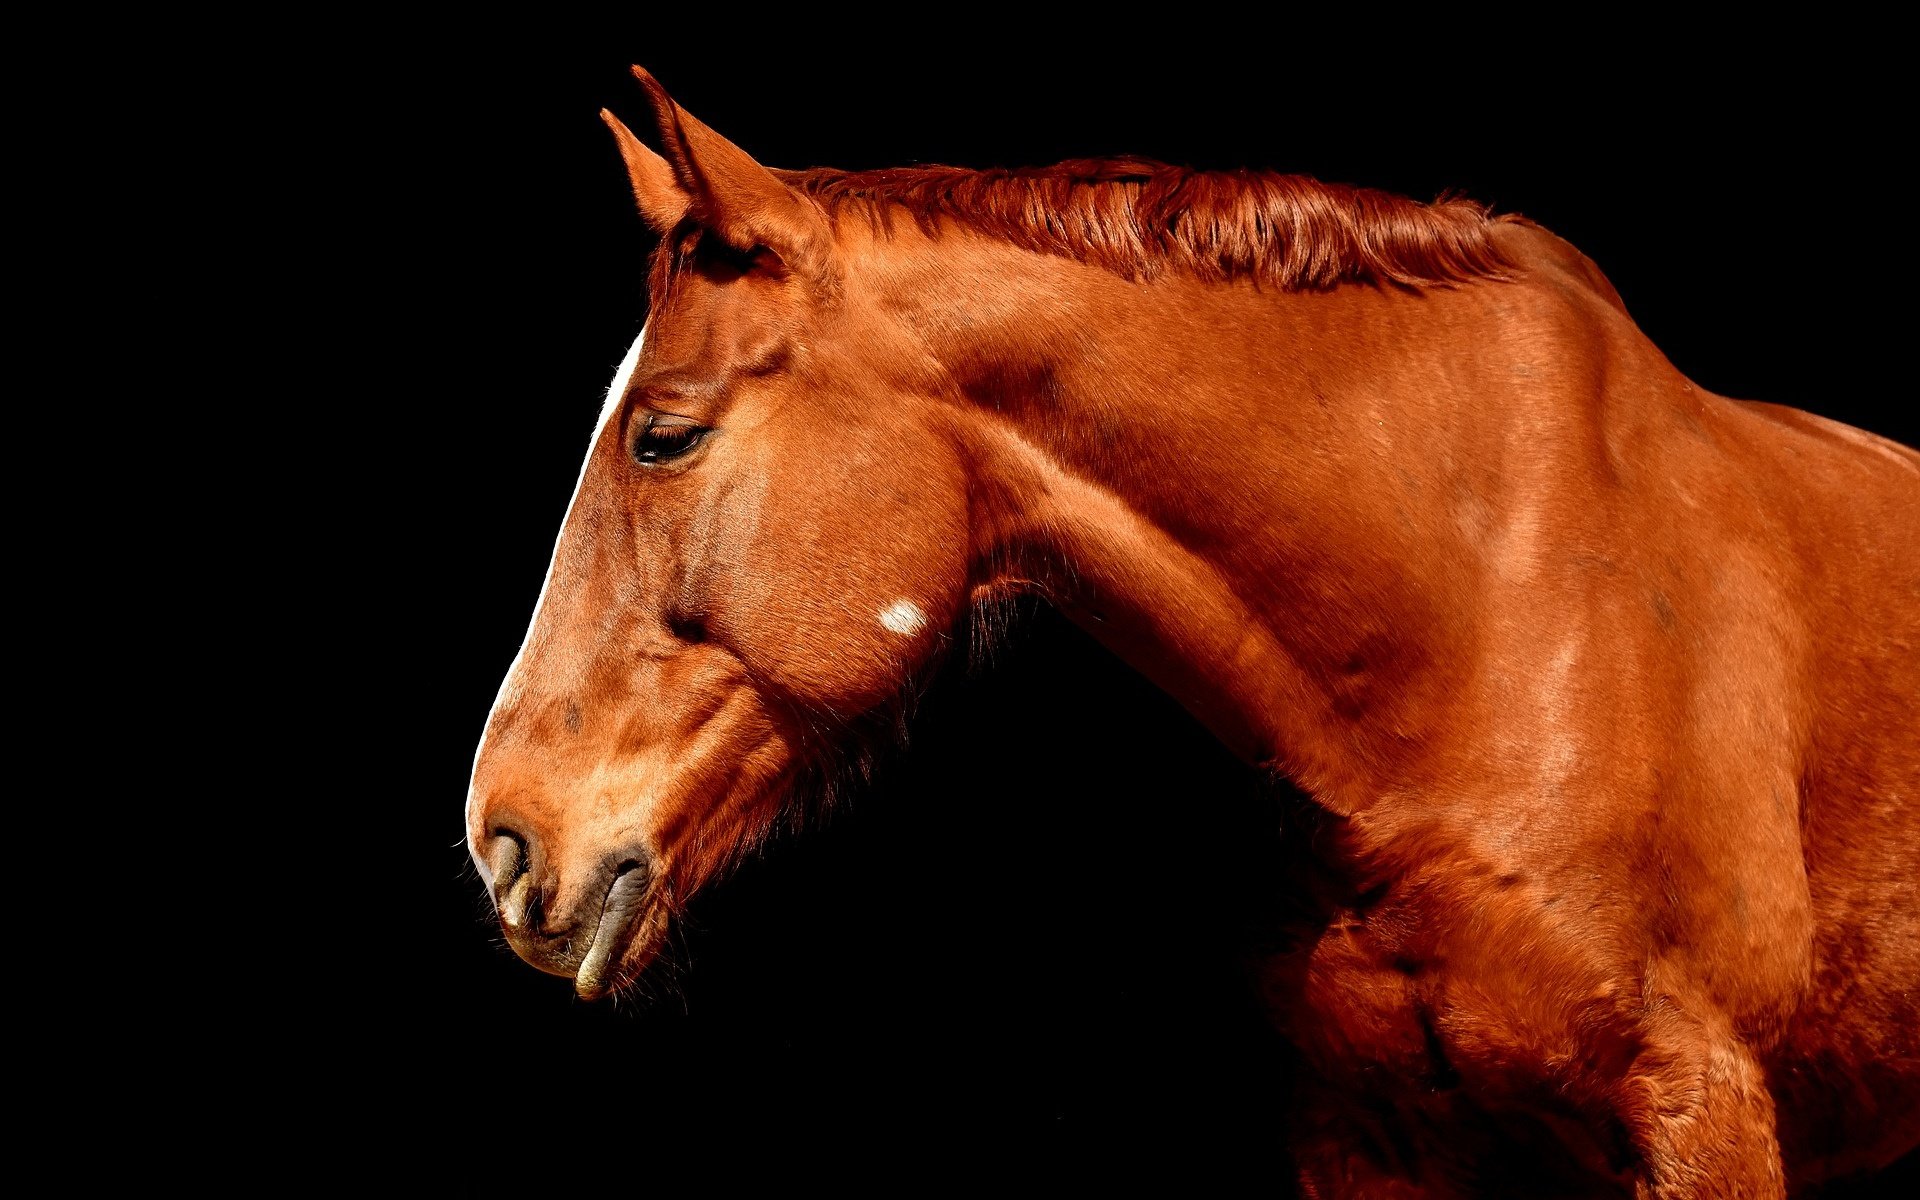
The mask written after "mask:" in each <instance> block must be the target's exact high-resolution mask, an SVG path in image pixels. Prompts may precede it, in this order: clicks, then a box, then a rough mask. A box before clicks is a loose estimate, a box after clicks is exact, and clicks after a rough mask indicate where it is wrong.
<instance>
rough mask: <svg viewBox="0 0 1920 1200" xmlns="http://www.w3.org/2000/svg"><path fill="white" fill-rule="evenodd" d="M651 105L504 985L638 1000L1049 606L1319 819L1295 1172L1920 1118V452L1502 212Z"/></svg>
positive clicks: (1852, 1153)
mask: <svg viewBox="0 0 1920 1200" xmlns="http://www.w3.org/2000/svg"><path fill="white" fill-rule="evenodd" d="M635 73H636V75H638V76H639V78H640V80H641V82H642V84H643V85H645V88H646V90H647V92H648V94H649V96H650V98H651V100H652V103H653V107H654V111H655V116H656V118H657V123H658V128H659V135H660V145H661V152H660V153H656V152H655V151H654V150H651V149H649V148H648V147H647V146H645V145H643V144H642V143H641V141H640V140H639V139H637V138H636V137H635V136H634V135H633V134H632V133H631V132H629V131H628V129H627V128H626V127H625V126H624V125H622V124H621V123H620V122H619V121H617V120H616V119H614V118H613V117H612V116H611V115H607V117H606V120H607V123H608V124H609V125H610V126H611V127H612V129H613V132H614V135H615V137H616V138H617V139H618V141H619V145H620V148H621V151H622V153H623V156H624V157H625V160H626V163H627V166H628V168H629V172H630V176H631V183H632V187H633V192H634V195H635V197H636V198H637V200H638V202H639V208H640V212H641V215H642V216H643V217H644V218H645V220H646V221H647V222H648V224H649V225H651V226H652V228H653V229H654V230H656V231H657V232H658V233H659V234H660V236H661V245H660V249H659V251H658V252H657V254H656V256H655V258H654V261H653V265H652V271H651V276H650V289H651V300H652V307H651V318H650V321H649V323H648V326H647V328H646V329H645V330H644V331H643V332H642V334H641V336H640V338H639V340H638V341H636V342H635V343H634V345H633V348H632V350H631V351H629V352H628V354H627V357H626V361H625V362H624V363H622V365H621V367H620V372H619V376H618V378H616V379H615V381H614V383H613V386H612V388H611V390H610V391H609V393H608V396H607V402H606V408H605V410H604V412H603V414H602V417H601V420H600V424H599V427H598V430H597V431H596V433H595V435H594V437H593V441H592V443H591V446H590V448H589V451H588V455H587V459H586V463H585V466H584V467H583V468H582V471H581V475H580V481H579V485H578V488H577V490H576V492H575V494H574V499H573V504H572V507H571V508H570V510H569V511H568V514H567V517H566V521H565V523H564V525H563V526H562V529H561V533H560V538H559V542H558V544H557V545H556V547H555V549H554V555H553V562H552V566H551V568H550V570H549V572H548V576H547V582H546V587H545V590H544V591H543V592H542V594H541V598H540V602H539V606H538V609H537V611H536V613H535V615H534V619H533V624H532V627H531V629H530V630H529V631H528V633H527V637H526V642H525V644H524V646H523V647H522V648H521V651H520V654H519V657H518V658H517V660H516V661H515V663H514V665H513V667H512V668H511V670H510V671H509V673H508V675H507V678H506V681H505V683H504V684H503V685H502V688H501V691H500V696H499V699H498V701H497V702H496V704H495V707H494V711H493V714H492V716H491V718H490V720H489V722H488V725H487V729H486V733H485V737H484V740H483V741H482V743H481V748H480V751H479V754H478V757H477V760H476V763H475V766H474V774H473V785H472V791H471V793H470V796H469V800H468V811H467V828H468V833H469V837H470V839H471V845H472V850H473V854H474V857H475V859H476V860H477V861H478V862H479V863H480V864H481V869H482V872H483V874H484V876H485V878H486V879H487V880H488V882H489V884H490V886H491V887H492V889H493V892H494V895H495V897H496V901H497V904H498V908H499V914H500V920H501V922H502V924H503V925H504V927H505V929H506V934H507V937H508V939H509V940H510V942H511V943H512V945H513V946H514V948H515V949H516V950H517V951H518V952H519V953H520V954H521V955H522V956H523V957H525V958H526V959H527V961H529V962H531V963H533V964H534V965H535V966H538V967H540V968H541V969H543V970H547V971H551V972H554V973H556V974H560V975H565V976H569V977H571V978H573V979H574V980H575V982H576V986H577V988H578V990H579V992H580V994H582V995H583V996H588V997H594V996H600V995H603V994H606V993H607V992H609V991H610V990H613V989H616V988H618V987H620V986H622V985H624V984H626V983H629V982H631V981H632V980H633V979H634V978H635V977H636V975H637V974H638V973H639V972H640V971H641V970H642V968H644V967H645V966H646V964H647V963H648V962H649V961H650V960H651V959H652V958H653V957H654V956H655V954H656V953H657V951H658V949H659V947H660V945H661V942H662V939H663V936H664V934H665V931H666V929H667V925H668V922H669V921H670V920H671V919H672V916H673V914H674V913H675V912H676V911H678V910H679V909H680V908H681V907H682V906H683V905H684V904H685V903H686V901H687V899H688V897H689V896H690V895H691V894H692V893H693V892H694V891H695V890H696V889H697V888H699V887H701V886H702V884H704V883H705V882H707V881H708V880H710V879H712V878H713V877H714V876H715V875H716V874H717V873H718V872H720V871H721V870H722V869H723V868H724V867H725V866H726V865H727V864H728V863H729V862H730V861H732V860H734V859H736V858H738V857H739V855H740V854H741V853H742V852H743V850H745V849H746V848H749V847H752V846H754V845H755V844H756V843H757V841H758V840H759V839H761V838H762V837H763V835H764V834H765V833H766V832H767V831H768V830H769V828H770V827H771V826H772V825H773V824H774V823H775V822H776V821H777V820H779V819H780V818H781V816H782V814H783V813H784V812H786V811H788V810H789V809H790V808H791V806H792V804H793V796H794V792H795V781H796V780H798V779H800V778H802V777H804V776H808V775H809V774H810V773H812V772H815V771H816V770H818V769H821V768H822V767H825V766H830V765H831V764H832V763H834V762H835V761H836V760H837V756H841V755H845V754H849V753H853V752H855V751H856V749H857V747H859V746H860V745H862V744H863V742H864V741H865V739H866V738H868V737H869V736H870V734H871V731H872V730H873V729H874V728H877V727H882V726H884V725H886V724H887V723H888V722H889V721H890V720H891V719H892V716H893V714H895V713H897V712H898V710H899V705H900V702H901V701H902V700H903V698H905V697H907V696H909V695H910V694H911V693H912V691H913V689H914V688H915V686H916V681H918V680H920V679H923V678H924V677H925V674H926V670H927V668H928V666H929V664H930V663H932V662H933V661H934V660H935V659H936V658H937V657H938V656H939V655H940V653H941V651H942V648H943V646H945V645H947V644H948V643H949V641H950V638H949V634H950V632H952V631H954V630H956V629H957V628H959V627H960V625H961V623H963V622H965V621H966V620H967V618H968V615H969V613H970V612H973V611H975V610H977V609H978V608H980V606H982V605H985V604H993V603H997V602H999V601H1000V600H1002V599H1004V598H1005V597H1007V596H1009V595H1012V594H1015V593H1018V592H1023V591H1025V592H1033V593H1037V594H1040V595H1043V596H1044V597H1046V598H1047V599H1048V600H1049V601H1051V602H1052V603H1054V604H1056V605H1058V606H1060V607H1061V608H1062V609H1063V610H1064V611H1066V612H1067V613H1069V614H1070V615H1072V616H1073V617H1074V619H1075V620H1077V621H1079V622H1081V623H1082V624H1084V625H1085V626H1086V627H1087V628H1089V629H1091V630H1092V631H1093V632H1095V633H1096V634H1097V635H1098V636H1099V637H1100V638H1101V639H1102V640H1103V641H1104V642H1105V643H1106V644H1107V645H1109V646H1110V647H1111V648H1112V649H1113V650H1114V652H1115V653H1117V654H1119V655H1120V656H1121V657H1123V658H1124V659H1125V660H1127V661H1128V662H1130V663H1132V664H1135V665H1136V666H1138V667H1139V668H1140V669H1141V670H1142V671H1144V672H1146V673H1147V674H1148V675H1149V676H1150V677H1151V678H1153V679H1154V680H1155V681H1156V682H1157V683H1158V684H1159V685H1160V686H1162V687H1164V688H1165V689H1167V690H1168V691H1169V692H1171V693H1172V694H1173V695H1175V696H1176V697H1178V698H1179V699H1180V700H1181V701H1182V702H1183V703H1185V704H1186V705H1187V706H1188V707H1189V708H1190V709H1191V710H1192V711H1193V712H1194V713H1195V714H1196V715H1197V716H1198V717H1200V718H1201V719H1202V720H1203V721H1204V722H1205V723H1206V724H1207V725H1208V726H1209V727H1210V728H1211V729H1212V730H1214V731H1215V732H1216V733H1217V735H1218V736H1219V737H1220V738H1221V739H1222V740H1223V741H1224V742H1225V743H1226V744H1227V745H1229V746H1230V747H1232V748H1233V749H1234V750H1235V751H1236V752H1237V753H1238V754H1240V755H1242V756H1243V757H1244V758H1245V759H1247V760H1248V761H1249V762H1253V763H1258V764H1262V765H1265V766H1267V767H1268V768H1270V769H1271V770H1272V771H1273V772H1275V773H1277V774H1279V775H1283V776H1285V777H1286V778H1288V779H1290V780H1291V781H1293V782H1294V783H1295V784H1296V785H1297V786H1298V787H1299V788H1301V789H1302V790H1303V791H1304V792H1305V793H1306V794H1307V795H1308V796H1309V797H1310V798H1311V801H1312V805H1313V808H1314V810H1315V812H1314V820H1313V822H1312V824H1313V826H1314V829H1313V831H1312V836H1311V838H1308V839H1296V840H1295V844H1296V845H1301V846H1306V847H1308V849H1307V850H1305V851H1304V852H1303V854H1302V863H1301V867H1300V873H1299V876H1298V879H1297V880H1296V881H1294V882H1295V883H1297V885H1298V886H1299V887H1300V888H1302V889H1303V891H1304V892H1306V893H1307V894H1309V895H1310V896H1311V898H1312V905H1313V907H1312V911H1313V913H1314V914H1315V916H1314V918H1313V923H1312V928H1310V929H1307V930H1304V931H1302V934H1301V937H1300V938H1299V940H1298V946H1297V949H1295V950H1293V951H1291V952H1287V953H1281V954H1278V955H1276V956H1275V957H1274V958H1273V960H1272V961H1271V962H1270V963H1269V964H1268V965H1267V967H1266V969H1265V970H1264V972H1263V975H1262V983H1263V987H1264V990H1265V993H1266V996H1267V998H1268V1000H1269V1002H1270V1004H1271V1008H1272V1012H1273V1014H1274V1019H1275V1021H1276V1023H1277V1024H1278V1025H1279V1027H1280V1028H1281V1029H1282V1030H1283V1031H1284V1032H1285V1033H1286V1034H1287V1036H1288V1037H1289V1038H1290V1039H1291V1040H1292V1041H1293V1042H1294V1044H1295V1045H1296V1046H1297V1047H1298V1048H1299V1051H1300V1054H1301V1057H1302V1059H1303V1061H1304V1063H1305V1064H1306V1070H1305V1073H1304V1076H1305V1079H1306V1082H1304V1083H1302V1084H1300V1085H1299V1087H1300V1096H1299V1116H1298V1124H1297V1130H1296V1138H1297V1166H1298V1170H1299V1172H1300V1179H1299V1183H1300V1186H1301V1187H1302V1188H1303V1190H1304V1191H1305V1193H1306V1194H1308V1195H1311V1196H1347V1195H1365V1196H1376V1195H1391V1196H1457V1195H1479V1194H1485V1193H1487V1192H1489V1191H1497V1190H1500V1189H1501V1188H1512V1189H1515V1190H1518V1191H1521V1192H1523V1193H1534V1192H1537V1191H1539V1190H1542V1189H1546V1188H1554V1189H1563V1190H1583V1189H1584V1190H1592V1191H1596V1192H1599V1193H1613V1192H1620V1191H1625V1190H1629V1189H1630V1190H1632V1191H1633V1192H1634V1193H1635V1194H1639V1195H1644V1196H1661V1197H1679V1196H1710V1195H1711V1196H1719V1195H1738V1196H1778V1195H1781V1194H1782V1193H1783V1192H1784V1190H1785V1189H1786V1188H1787V1186H1788V1185H1789V1184H1795V1185H1797V1184H1798V1183H1800V1182H1803V1181H1814V1180H1818V1179H1821V1178H1826V1177H1830V1176H1833V1175H1836V1174H1841V1173H1845V1172H1850V1171H1856V1170H1863V1169H1871V1168H1874V1167H1876V1166H1879V1165H1881V1164H1884V1163H1886V1162H1888V1161H1890V1160H1891V1159H1892V1158H1893V1157H1895V1156H1896V1155H1898V1154H1900V1153H1901V1152H1903V1151H1905V1150H1906V1149H1908V1148H1910V1147H1912V1146H1914V1144H1915V1142H1916V1140H1920V905H1916V900H1917V899H1920V897H1916V882H1915V881H1916V876H1920V737H1916V733H1915V731H1916V729H1920V455H1916V454H1915V453H1914V452H1912V451H1910V450H1908V449H1906V448H1904V447H1901V446H1898V445H1895V444H1893V443H1890V442H1888V441H1885V440H1883V439H1880V438H1877V437H1874V436H1871V435H1869V434H1865V433H1861V432H1859V431H1856V430H1854V429H1850V428H1848V427H1846V426H1843V425H1838V424H1835V423H1833V422H1830V421H1826V420H1822V419H1820V418H1818V417H1814V416H1810V415H1807V414H1805V413H1802V412H1798V411H1795V410H1792V409H1787V408H1780V407H1774V406H1771V405H1761V404H1748V403H1737V402H1734V401H1731V400H1727V399H1724V398H1722V397H1719V396H1715V395H1711V394H1708V393H1706V392H1704V391H1702V390H1700V389H1699V388H1697V387H1695V386H1694V385H1693V384H1691V383H1689V382H1688V381H1687V380H1686V378H1684V377H1683V376H1682V375H1681V374H1680V373H1679V372H1678V371H1676V370H1675V369H1674V368H1673V366H1672V365H1671V364H1669V363H1668V362H1667V360H1666V359H1665V358H1664V357H1662V355H1661V354H1660V352H1659V350H1657V349H1656V348H1655V347H1654V346H1653V345H1652V344H1651V343H1649V342H1648V340H1647V339H1646V337H1645V336H1644V335H1643V334H1642V333H1641V332H1640V330H1639V329H1638V328H1637V327H1636V326H1635V325H1634V323H1633V321H1632V320H1631V319H1629V317H1628V315H1627V313H1626V312H1625V311H1624V309H1623V307H1622V305H1621V303H1620V300H1619V297H1618V296H1617V295H1616V294H1615V292H1614V291H1613V289H1612V287H1611V286H1609V284H1608V283H1607V281H1606V279H1605V278H1604V277H1603V276H1602V275H1601V274H1600V272H1599V270H1598V269H1597V268H1595V267H1594V265H1593V264H1592V263H1591V262H1589V261H1588V260H1587V259H1586V258H1585V257H1583V256H1582V255H1581V254H1580V253H1579V252H1578V251H1576V250H1574V249H1573V248H1572V247H1570V246H1568V245H1567V244H1566V243H1564V242H1562V241H1560V240H1559V239H1557V238H1555V237H1554V236H1553V235H1552V234H1550V233H1548V232H1547V231H1545V230H1544V229H1541V228H1539V227H1538V226H1536V225H1533V224H1530V223H1528V222H1527V221H1525V220H1521V219H1519V218H1515V217H1494V216H1490V215H1488V214H1487V213H1486V212H1485V211H1483V210H1482V209H1480V208H1478V207H1475V206H1473V205H1470V204H1467V203H1464V202H1461V201H1448V202H1442V203H1437V204H1434V205H1421V204H1417V203H1414V202H1412V201H1408V200H1403V199H1400V198H1397V197H1393V196H1389V195H1385V194H1382V193H1378V192H1373V191H1367V190H1361V189H1354V188H1346V187H1333V186H1328V185H1323V184H1320V183H1317V182H1314V181H1311V180H1307V179H1302V178H1295V177H1283V176H1274V175H1265V174H1257V173H1200V172H1191V171H1184V170H1176V169H1172V168H1168V167H1164V166H1160V165H1157V164H1153V163H1147V162H1139V161H1097V162H1074V163H1067V164H1062V165H1061V166H1058V167H1054V168H1049V169H1044V170H1036V171H1019V172H1005V171H995V172H974V171H966V170H958V169H952V168H944V167H929V168H915V169H902V170H891V171H876V172H867V173H858V174H848V173H842V172H831V171H808V172H782V171H772V170H768V169H767V168H764V167H762V166H761V165H759V164H758V163H756V162H755V161H754V160H753V159H752V158H750V157H749V156H748V155H747V154H746V153H744V152H743V151H741V150H740V149H739V148H737V147H736V146H734V145H732V144H731V143H729V142H727V141H726V140H725V139H723V138H721V137H720V136H718V135H717V134H715V133H714V132H713V131H712V130H710V129H708V128H707V127H706V126H705V125H703V124H701V123H700V122H699V121H697V120H695V119H694V118H693V117H692V116H690V115H689V114H688V113H687V112H685V111H684V110H683V109H681V108H679V107H678V106H677V105H676V104H674V102H673V101H672V100H671V99H670V98H669V97H668V96H667V95H666V93H665V92H664V91H663V90H662V89H661V88H660V87H659V85H658V84H657V83H655V82H654V81H653V79H652V78H651V77H650V76H648V75H647V74H646V73H645V72H643V71H638V70H636V72H635ZM972 816H973V817H974V824H973V826H972V835H973V836H974V837H976V838H979V839H980V840H981V841H982V843H983V844H985V845H987V846H991V845H992V843H993V838H994V836H995V835H994V825H995V815H994V814H992V813H986V812H983V813H976V814H972ZM1166 819H1167V820H1168V821H1176V820H1180V819H1183V818H1182V814H1179V813H1177V812H1172V811H1169V812H1168V813H1167V814H1166ZM1150 844H1151V843H1150V840H1149V842H1148V845H1150ZM1521 1161H1525V1162H1528V1163H1530V1164H1534V1165H1533V1166H1531V1167H1529V1168H1528V1169H1529V1170H1530V1171H1547V1170H1551V1171H1552V1175H1551V1176H1550V1177H1549V1176H1546V1175H1538V1174H1533V1175H1521V1174H1518V1173H1517V1172H1516V1169H1515V1165H1514V1164H1515V1163H1517V1162H1521Z"/></svg>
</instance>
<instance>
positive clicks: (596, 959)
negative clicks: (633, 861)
mask: <svg viewBox="0 0 1920 1200" xmlns="http://www.w3.org/2000/svg"><path fill="white" fill-rule="evenodd" d="M650 882H651V873H650V872H649V871H648V870H647V869H646V867H644V866H640V865H635V866H630V867H628V868H627V869H626V870H624V871H622V872H620V873H619V874H618V875H616V876H614V878H613V882H612V883H611V884H609V885H608V886H607V898H606V900H605V901H604V902H603V903H602V904H601V905H600V921H599V924H598V925H596V926H595V927H594V931H593V941H592V942H590V943H589V944H588V945H587V952H586V953H585V954H584V955H582V956H581V959H580V970H579V971H578V973H577V974H575V976H574V980H573V987H574V991H575V992H577V993H578V994H579V995H580V996H581V997H582V998H583V999H587V1000H593V999H597V998H598V997H600V996H602V995H605V994H606V992H607V991H608V990H609V989H610V987H611V985H612V982H613V980H612V976H613V974H614V972H615V971H616V970H617V969H618V967H619V964H620V957H621V954H622V952H624V951H625V950H626V948H627V944H628V943H629V942H630V941H631V940H632V934H633V930H634V927H635V926H636V925H638V924H639V917H640V916H641V914H642V913H644V912H645V911H646V908H647V904H646V901H647V894H648V891H649V890H650V889H649V888H648V886H647V885H648V884H649V883H650Z"/></svg>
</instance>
